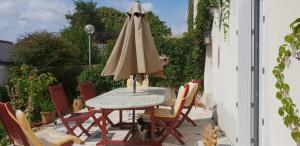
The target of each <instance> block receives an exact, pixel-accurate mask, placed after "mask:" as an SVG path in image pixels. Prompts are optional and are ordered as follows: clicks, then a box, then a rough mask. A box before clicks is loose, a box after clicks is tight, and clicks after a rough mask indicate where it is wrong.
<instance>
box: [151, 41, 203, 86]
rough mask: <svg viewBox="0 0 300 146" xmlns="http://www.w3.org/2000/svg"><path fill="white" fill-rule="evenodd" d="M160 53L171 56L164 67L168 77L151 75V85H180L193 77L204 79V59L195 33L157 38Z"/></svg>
mask: <svg viewBox="0 0 300 146" xmlns="http://www.w3.org/2000/svg"><path fill="white" fill-rule="evenodd" d="M155 43H156V46H157V48H158V52H159V54H165V55H166V56H168V57H169V65H167V66H165V67H164V73H165V75H166V79H158V78H153V77H150V80H149V82H150V85H151V86H168V87H178V86H180V85H182V84H184V83H185V82H188V81H190V80H192V79H203V72H204V59H202V58H203V56H202V54H203V52H201V51H202V50H201V49H199V47H197V45H196V42H195V41H194V36H193V35H187V36H184V37H182V38H163V37H161V38H156V39H155Z"/></svg>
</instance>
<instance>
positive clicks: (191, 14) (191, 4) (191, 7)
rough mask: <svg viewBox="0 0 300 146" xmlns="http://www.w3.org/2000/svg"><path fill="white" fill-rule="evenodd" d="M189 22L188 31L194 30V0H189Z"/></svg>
mask: <svg viewBox="0 0 300 146" xmlns="http://www.w3.org/2000/svg"><path fill="white" fill-rule="evenodd" d="M187 24H188V32H192V31H193V30H194V0H189V5H188V18H187Z"/></svg>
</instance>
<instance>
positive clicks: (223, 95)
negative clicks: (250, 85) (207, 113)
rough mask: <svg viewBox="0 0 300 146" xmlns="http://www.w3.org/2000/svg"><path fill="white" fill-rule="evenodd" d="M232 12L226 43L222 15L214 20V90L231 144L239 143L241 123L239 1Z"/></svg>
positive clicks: (232, 4) (219, 116) (234, 3)
mask: <svg viewBox="0 0 300 146" xmlns="http://www.w3.org/2000/svg"><path fill="white" fill-rule="evenodd" d="M230 11H231V12H230V13H231V15H230V19H229V25H230V29H229V33H228V37H227V39H226V40H224V33H223V29H221V30H220V29H219V27H220V26H219V15H215V19H214V24H213V30H212V77H211V78H212V81H211V82H212V86H211V87H212V88H211V90H212V96H213V99H214V100H215V102H216V104H217V109H218V111H217V112H218V122H219V125H220V127H221V128H222V129H223V130H224V131H225V133H226V135H227V137H228V138H229V140H230V141H231V143H233V144H235V139H236V124H237V123H236V118H237V108H236V106H235V103H236V102H237V72H236V66H237V36H236V29H237V23H236V17H237V16H236V12H235V11H236V0H231V6H230ZM221 28H222V26H221ZM218 48H220V49H218Z"/></svg>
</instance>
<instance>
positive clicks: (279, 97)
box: [276, 92, 282, 100]
mask: <svg viewBox="0 0 300 146" xmlns="http://www.w3.org/2000/svg"><path fill="white" fill-rule="evenodd" d="M276 97H277V99H279V100H281V99H282V94H281V93H280V92H277V93H276Z"/></svg>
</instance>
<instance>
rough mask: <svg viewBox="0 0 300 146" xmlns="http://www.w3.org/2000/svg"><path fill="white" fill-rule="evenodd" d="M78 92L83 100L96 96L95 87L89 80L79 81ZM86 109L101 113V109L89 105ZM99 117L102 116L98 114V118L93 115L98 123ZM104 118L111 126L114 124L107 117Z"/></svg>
mask: <svg viewBox="0 0 300 146" xmlns="http://www.w3.org/2000/svg"><path fill="white" fill-rule="evenodd" d="M79 92H80V95H81V96H82V97H83V100H84V102H86V101H87V100H89V99H92V98H94V97H96V93H95V87H94V84H93V82H91V81H89V82H81V83H79ZM87 109H88V110H89V111H92V112H95V113H101V114H102V111H101V109H95V108H91V107H87ZM112 111H113V110H112ZM112 111H110V112H108V113H107V115H109V114H110V113H111V112H112ZM101 118H102V116H100V117H99V118H96V116H93V119H94V120H95V121H96V120H97V121H99V123H100V121H101ZM106 120H107V122H108V123H109V124H110V125H111V126H114V123H113V122H112V121H111V120H110V119H109V118H108V117H107V118H106Z"/></svg>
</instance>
